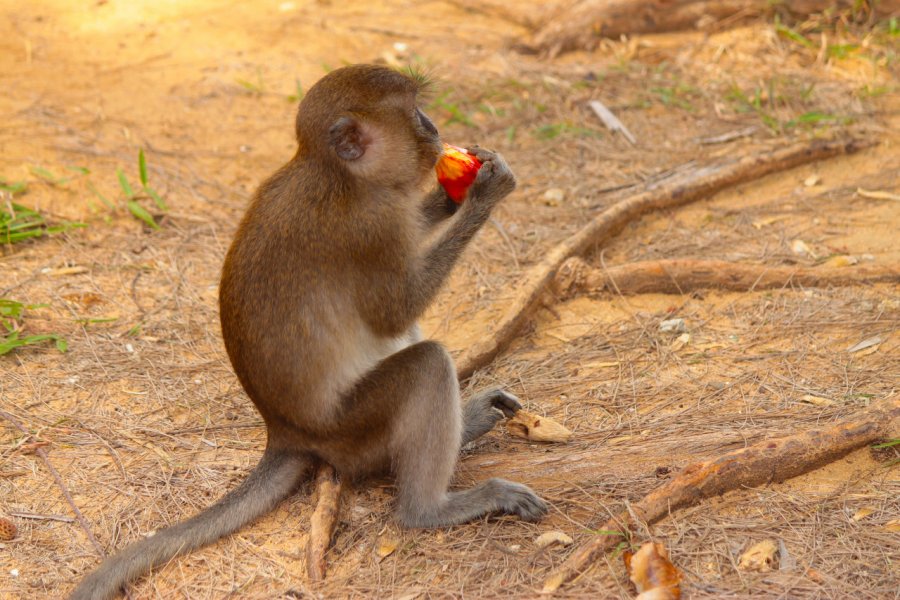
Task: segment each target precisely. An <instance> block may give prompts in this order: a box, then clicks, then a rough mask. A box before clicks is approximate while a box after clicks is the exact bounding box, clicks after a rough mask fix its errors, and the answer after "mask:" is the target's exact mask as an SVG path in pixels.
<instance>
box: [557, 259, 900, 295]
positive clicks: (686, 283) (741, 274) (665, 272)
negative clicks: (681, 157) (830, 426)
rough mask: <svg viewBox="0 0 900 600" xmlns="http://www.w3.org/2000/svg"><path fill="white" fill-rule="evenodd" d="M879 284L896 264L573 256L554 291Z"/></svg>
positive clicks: (895, 271) (896, 277)
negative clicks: (609, 260) (613, 260)
mask: <svg viewBox="0 0 900 600" xmlns="http://www.w3.org/2000/svg"><path fill="white" fill-rule="evenodd" d="M882 281H886V282H900V265H897V266H877V265H855V266H848V267H838V268H829V267H825V266H819V267H812V268H806V267H797V266H772V265H752V264H745V263H734V262H727V261H723V260H695V259H690V258H683V259H669V260H648V261H642V262H636V263H630V264H627V265H619V266H615V267H609V268H607V269H602V268H599V269H596V268H592V267H590V266H588V264H587V263H585V262H584V261H583V260H582V259H581V258H579V257H577V256H576V257H572V258H570V259H568V260H567V261H566V262H565V263H563V265H562V266H561V267H560V268H559V271H558V272H557V274H556V278H555V279H554V280H553V291H554V293H555V294H556V295H557V296H558V297H560V298H569V297H572V296H575V295H578V294H583V293H600V292H616V293H621V294H626V295H627V294H651V293H652V294H687V293H690V292H693V291H694V290H698V289H711V288H716V289H724V290H733V291H739V292H747V291H753V290H769V289H773V288H784V287H790V286H792V285H798V286H803V287H827V286H847V285H859V284H861V283H875V282H882Z"/></svg>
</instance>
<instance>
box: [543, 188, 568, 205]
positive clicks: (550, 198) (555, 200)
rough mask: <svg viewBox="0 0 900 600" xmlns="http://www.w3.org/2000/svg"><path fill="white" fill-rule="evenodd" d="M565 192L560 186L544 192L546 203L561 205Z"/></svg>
mask: <svg viewBox="0 0 900 600" xmlns="http://www.w3.org/2000/svg"><path fill="white" fill-rule="evenodd" d="M565 196H566V195H565V192H563V191H562V190H561V189H559V188H550V189H549V190H547V191H546V192H544V196H543V198H544V204H546V205H547V206H559V204H560V202H562V201H563V198H565Z"/></svg>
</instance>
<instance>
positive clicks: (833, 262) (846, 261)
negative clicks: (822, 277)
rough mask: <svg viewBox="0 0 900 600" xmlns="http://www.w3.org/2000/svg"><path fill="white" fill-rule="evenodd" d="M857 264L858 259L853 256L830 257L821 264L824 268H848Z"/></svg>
mask: <svg viewBox="0 0 900 600" xmlns="http://www.w3.org/2000/svg"><path fill="white" fill-rule="evenodd" d="M858 263H859V259H858V258H856V257H855V256H832V257H831V258H829V259H828V260H826V261H825V262H823V263H822V265H823V266H825V267H834V268H839V267H850V266H853V265H855V264H858Z"/></svg>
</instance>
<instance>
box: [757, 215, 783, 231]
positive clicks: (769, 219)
mask: <svg viewBox="0 0 900 600" xmlns="http://www.w3.org/2000/svg"><path fill="white" fill-rule="evenodd" d="M786 218H787V215H777V216H774V217H765V218H764V219H757V220H756V221H753V223H752V225H753V226H754V227H755V228H756V229H762V228H763V227H765V226H766V225H771V224H772V223H777V222H778V221H783V220H784V219H786Z"/></svg>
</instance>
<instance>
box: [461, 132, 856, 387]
mask: <svg viewBox="0 0 900 600" xmlns="http://www.w3.org/2000/svg"><path fill="white" fill-rule="evenodd" d="M870 145H871V144H869V143H866V142H860V141H858V140H849V141H846V140H845V141H823V140H814V141H810V142H799V143H796V144H793V145H791V146H787V147H778V148H775V149H773V150H768V151H766V152H762V153H760V154H755V155H751V156H745V157H743V158H737V159H731V160H725V161H722V162H718V163H715V164H711V165H707V166H705V167H700V168H698V169H693V170H691V171H688V172H686V173H684V174H682V175H679V176H676V177H672V178H669V179H666V180H664V181H661V182H657V183H654V184H651V185H650V186H649V187H648V188H646V189H645V190H644V191H643V192H639V193H637V194H635V195H633V196H630V197H628V198H625V199H624V200H622V201H621V202H617V203H616V204H614V205H612V206H611V207H609V208H607V209H606V210H604V211H603V212H601V213H600V214H599V215H597V216H596V217H594V218H593V220H591V221H590V222H589V223H588V224H587V225H585V226H584V227H582V228H581V229H580V230H579V231H578V232H576V233H575V234H574V235H573V236H571V237H569V238H567V239H565V240H563V241H562V242H560V243H559V244H557V246H556V247H555V248H553V249H552V250H550V252H548V253H547V254H546V256H545V258H544V260H542V261H541V262H539V263H537V264H536V265H534V266H533V267H532V268H531V270H530V271H529V272H528V273H527V274H526V275H525V277H523V278H522V279H521V281H522V284H521V285H520V286H519V289H518V291H517V293H516V296H515V297H513V299H512V302H510V303H509V308H508V309H507V310H506V312H505V313H504V314H503V316H502V317H500V320H499V324H498V326H497V328H496V329H495V330H494V332H493V333H492V334H491V335H490V336H488V337H486V338H485V339H483V340H481V341H479V342H476V343H475V344H472V345H471V346H469V347H468V349H467V350H466V351H465V352H464V353H463V355H462V356H461V357H460V358H459V360H457V373H458V374H459V377H460V379H465V378H467V377H469V376H471V375H472V373H474V372H475V369H478V368H481V367H483V366H485V365H487V364H488V363H490V362H491V361H492V360H493V359H494V357H495V356H497V354H499V353H500V352H501V351H502V350H503V349H504V348H506V346H507V345H508V344H509V343H510V341H511V340H512V339H513V337H514V336H515V335H516V334H517V333H518V332H519V330H520V329H521V328H522V326H523V325H524V324H525V322H526V320H527V319H528V317H529V316H530V315H531V312H532V311H533V310H534V308H535V307H536V306H537V305H538V303H539V301H540V298H541V294H542V293H543V292H544V290H545V289H546V288H547V286H548V284H549V283H550V282H551V281H552V280H553V278H554V277H555V275H556V272H557V270H558V269H559V267H560V265H562V263H563V261H565V260H566V259H567V258H569V257H571V256H575V255H578V254H582V253H584V252H585V251H586V250H588V249H589V248H593V247H596V246H599V245H600V244H602V243H603V242H605V241H607V240H608V239H609V238H611V237H612V236H613V235H615V234H616V233H618V232H619V231H620V230H621V229H622V227H624V226H625V225H627V224H628V223H629V222H631V221H633V220H635V219H637V218H638V217H640V216H641V215H643V214H645V213H648V212H650V211H652V210H659V209H663V208H672V207H675V206H682V205H684V204H688V203H690V202H694V201H695V200H700V199H703V198H708V197H709V196H711V195H713V194H715V193H716V192H718V191H720V190H722V189H725V188H727V187H729V186H733V185H736V184H739V183H743V182H745V181H750V180H753V179H758V178H760V177H763V176H765V175H769V174H771V173H776V172H778V171H786V170H788V169H792V168H794V167H797V166H799V165H803V164H807V163H810V162H814V161H817V160H823V159H826V158H832V157H834V156H840V155H842V154H851V153H854V152H857V151H859V150H860V149H862V148H865V147H868V146H870Z"/></svg>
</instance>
